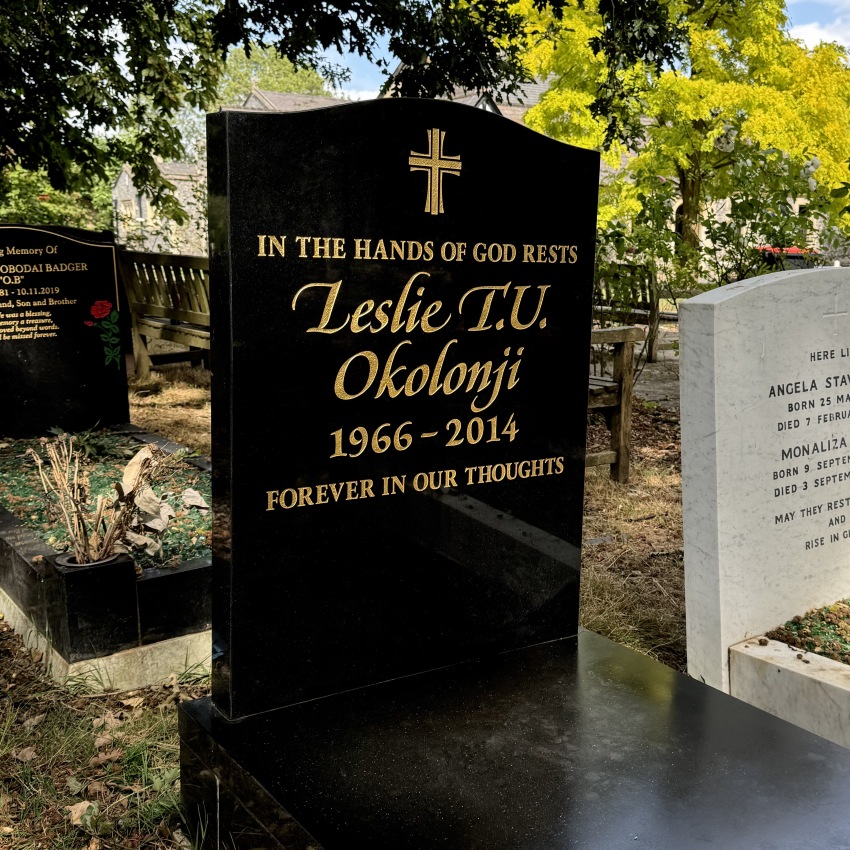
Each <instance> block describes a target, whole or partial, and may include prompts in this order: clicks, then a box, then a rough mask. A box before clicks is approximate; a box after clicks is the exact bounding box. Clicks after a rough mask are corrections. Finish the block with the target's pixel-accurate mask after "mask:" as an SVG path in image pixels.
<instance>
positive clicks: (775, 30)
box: [523, 0, 850, 250]
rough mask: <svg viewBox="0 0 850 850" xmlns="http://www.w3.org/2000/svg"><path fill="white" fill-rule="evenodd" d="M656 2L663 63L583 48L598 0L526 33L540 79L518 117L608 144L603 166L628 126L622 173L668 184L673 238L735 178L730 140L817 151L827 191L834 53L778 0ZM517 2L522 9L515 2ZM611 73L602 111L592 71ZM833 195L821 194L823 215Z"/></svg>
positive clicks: (836, 93) (840, 162)
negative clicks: (806, 34) (676, 207)
mask: <svg viewBox="0 0 850 850" xmlns="http://www.w3.org/2000/svg"><path fill="white" fill-rule="evenodd" d="M660 5H661V6H662V7H663V8H666V10H667V17H666V19H665V20H666V22H667V24H668V25H669V26H668V27H667V28H666V30H665V29H664V28H662V29H659V32H665V31H666V33H667V35H666V36H665V37H667V38H669V39H670V51H678V52H679V55H680V57H681V58H680V60H679V61H677V62H674V63H669V64H666V65H663V64H662V65H661V66H659V64H658V63H657V62H655V61H653V59H652V57H650V56H649V55H648V54H647V55H645V56H643V57H642V58H635V57H634V56H632V55H630V54H629V52H628V51H627V50H624V51H623V52H622V53H621V54H620V55H618V56H613V55H612V54H611V52H610V51H605V52H604V53H600V52H598V51H596V50H594V49H593V47H594V45H597V46H598V45H599V44H601V43H602V42H601V41H600V39H602V40H603V41H604V32H605V30H604V27H605V9H606V3H605V2H604V0H585V2H584V3H583V4H581V7H580V8H579V7H576V8H571V9H570V10H569V11H568V13H565V15H564V16H563V19H562V21H561V23H560V28H559V31H558V38H557V40H556V41H555V42H554V43H548V44H547V43H545V42H535V41H533V40H530V41H529V49H528V53H527V61H528V62H529V67H531V68H532V69H533V70H534V72H535V73H536V74H537V75H538V76H541V77H547V78H549V79H551V80H552V85H551V87H550V89H549V91H548V92H547V94H546V96H545V97H544V98H543V100H542V101H541V103H540V104H539V105H536V106H535V107H534V108H533V109H532V110H530V111H529V114H528V116H527V118H526V120H527V123H529V125H530V126H532V127H533V128H535V129H537V130H540V131H541V132H544V133H546V134H548V135H551V136H553V137H554V138H558V139H561V140H563V141H566V142H571V143H573V144H581V145H585V146H592V147H605V146H606V145H609V146H610V155H609V156H608V161H609V164H611V165H612V166H613V167H615V168H617V167H619V166H620V156H621V154H623V153H625V150H624V148H623V147H622V145H619V146H618V144H617V142H618V139H622V137H623V133H621V132H620V130H622V128H624V127H627V126H630V127H632V128H635V129H637V128H640V132H639V133H638V134H637V135H636V136H634V137H633V138H632V141H633V145H632V156H631V161H630V164H629V165H628V167H627V171H628V172H632V171H636V170H644V171H645V172H647V173H650V174H655V175H661V176H664V177H665V178H667V179H670V180H675V181H676V182H677V183H678V186H679V190H680V193H681V197H682V201H683V208H682V220H683V226H682V228H681V231H682V236H683V239H684V241H685V242H686V243H687V244H688V245H689V246H690V248H691V249H693V250H697V249H698V247H699V223H700V216H701V212H702V209H703V207H704V206H705V204H706V203H707V202H710V201H713V200H720V199H723V198H725V197H728V196H729V194H730V192H732V191H733V190H734V188H735V186H736V179H737V178H736V177H735V176H734V169H733V168H732V166H733V164H734V163H735V161H736V157H737V156H738V153H737V149H738V147H739V146H740V145H742V144H743V145H745V146H747V145H749V146H758V147H759V148H761V149H769V148H775V149H777V150H781V151H783V152H784V153H785V154H786V155H788V156H789V157H791V158H792V159H793V160H794V161H799V160H800V159H802V158H805V157H811V156H813V155H817V157H818V158H819V160H820V162H821V166H820V168H819V170H818V182H819V183H820V184H821V185H823V186H825V187H826V189H827V190H829V189H830V188H833V187H836V186H838V182H839V181H840V179H841V178H842V177H843V176H844V174H843V172H844V163H845V162H846V161H847V160H848V157H850V135H848V133H847V132H846V128H847V126H848V124H850V71H848V68H847V54H846V51H845V50H844V49H843V48H841V47H840V46H839V45H837V44H821V45H820V46H818V47H817V48H815V49H813V50H809V49H807V48H806V47H805V46H804V45H803V44H802V43H801V42H799V41H795V40H794V39H792V38H791V37H790V36H789V35H788V33H787V31H786V25H787V18H786V13H785V2H784V0H735V2H734V3H730V2H726V0H706V2H700V3H696V2H689V0H684V2H678V0H670V2H668V3H664V4H660ZM523 8H524V10H525V12H526V14H527V15H528V16H529V19H530V20H531V19H533V18H534V15H533V12H532V11H531V9H530V6H529V4H528V3H527V2H526V4H525V6H524V7H523ZM640 14H642V15H643V18H642V20H644V22H647V21H649V20H650V19H649V18H648V17H647V15H648V13H640ZM545 24H546V20H545V16H544V20H543V21H542V24H541V25H545ZM670 28H673V29H670ZM680 36H683V37H681V39H680ZM612 73H613V74H614V75H615V77H616V79H617V85H618V86H619V90H618V92H619V93H618V94H617V98H616V102H614V101H612V102H611V104H610V110H609V111H608V112H607V114H603V112H601V111H600V110H599V108H598V99H597V96H598V92H599V86H600V81H603V83H602V86H603V89H604V88H605V86H606V85H609V83H607V82H604V81H608V80H609V79H610V77H611V74H612ZM611 121H615V122H616V124H615V125H612V124H611ZM612 128H613V129H612ZM618 128H620V129H618ZM788 188H789V189H790V187H788ZM839 200H840V199H836V200H835V201H834V202H833V204H832V211H833V213H834V214H837V213H838V212H839V210H840V207H841V206H842V204H840V203H839Z"/></svg>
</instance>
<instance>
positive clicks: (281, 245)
mask: <svg viewBox="0 0 850 850" xmlns="http://www.w3.org/2000/svg"><path fill="white" fill-rule="evenodd" d="M261 238H262V239H265V237H261ZM275 251H277V253H278V254H279V255H280V256H281V257H285V256H286V237H285V236H281V237H280V238H278V237H277V236H269V256H270V257H273V256H274V252H275ZM260 256H261V257H264V256H265V254H263V253H262V251H261V252H260Z"/></svg>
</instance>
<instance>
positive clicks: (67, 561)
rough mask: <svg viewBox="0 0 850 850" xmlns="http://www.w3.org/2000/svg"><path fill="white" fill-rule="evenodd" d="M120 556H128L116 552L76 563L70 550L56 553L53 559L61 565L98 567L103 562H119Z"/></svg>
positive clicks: (103, 563)
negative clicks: (106, 556)
mask: <svg viewBox="0 0 850 850" xmlns="http://www.w3.org/2000/svg"><path fill="white" fill-rule="evenodd" d="M121 557H128V556H127V555H123V556H122V555H121V554H118V553H116V554H115V555H110V556H109V557H108V558H101V559H100V560H99V561H89V562H88V563H85V564H78V563H77V559H76V558H75V557H74V556H73V555H72V554H71V553H70V552H63V553H62V554H61V555H56V557H55V558H54V561H55V563H56V564H57V565H59V566H62V567H68V568H73V567H100V566H104V565H105V564H116V563H119V559H120V558H121Z"/></svg>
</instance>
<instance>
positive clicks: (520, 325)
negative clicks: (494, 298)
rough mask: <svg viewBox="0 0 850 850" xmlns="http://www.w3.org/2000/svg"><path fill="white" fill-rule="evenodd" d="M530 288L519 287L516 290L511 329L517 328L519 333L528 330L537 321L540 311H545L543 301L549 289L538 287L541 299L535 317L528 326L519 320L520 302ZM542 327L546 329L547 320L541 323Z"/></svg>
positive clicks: (538, 301)
mask: <svg viewBox="0 0 850 850" xmlns="http://www.w3.org/2000/svg"><path fill="white" fill-rule="evenodd" d="M530 288H531V287H528V286H518V287H517V288H516V295H515V297H514V306H513V309H512V310H511V327H513V328H515V329H516V330H518V331H524V330H527V329H528V328H530V327H531V326H532V325H533V324H534V323H535V322H536V321H537V317H538V316H539V315H540V311H541V310H542V309H543V299H544V298H545V296H546V290H547V289H548V288H549V287H548V286H538V287H537V288H538V290H540V297H539V298H538V299H537V310H536V311H535V313H534V315H533V316H532V317H531V321H530V322H528V323H527V324H523V323H522V322H520V320H519V305H520V302H521V301H522V296H523V295H524V294H525V291H526V290H527V289H530ZM540 327H541V328H545V327H546V319H543V320H542V321H541V322H540Z"/></svg>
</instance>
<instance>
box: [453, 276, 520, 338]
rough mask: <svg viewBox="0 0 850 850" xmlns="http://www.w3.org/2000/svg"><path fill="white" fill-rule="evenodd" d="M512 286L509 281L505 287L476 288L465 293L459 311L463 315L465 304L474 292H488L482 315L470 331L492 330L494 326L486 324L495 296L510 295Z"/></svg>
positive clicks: (482, 307)
mask: <svg viewBox="0 0 850 850" xmlns="http://www.w3.org/2000/svg"><path fill="white" fill-rule="evenodd" d="M510 285H511V283H510V281H508V282H507V283H506V284H505V285H504V286H475V287H473V288H472V289H469V290H467V291H466V292H464V293H463V295H462V296H461V299H460V303H459V304H458V310H460V312H461V314H463V304H464V302H465V301H466V299H467V297H468V296H470V295H472V293H473V292H486V293H487V295H486V296H485V297H484V303H483V304H482V305H481V314H480V315H479V317H478V321H477V322H476V323H475V325H473V327H471V328H468V330H470V331H486V330H490V328H492V327H493V326H492V325H487V324H485V322H486V321H487V319H488V318H489V316H490V307H491V306H492V304H493V296H494V295H495V294H496V293H497V292H501V293H502V295H503V296H506V295H507V294H508V287H509V286H510Z"/></svg>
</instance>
